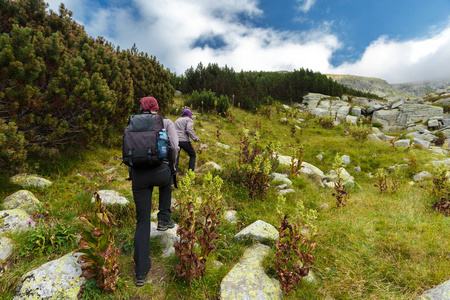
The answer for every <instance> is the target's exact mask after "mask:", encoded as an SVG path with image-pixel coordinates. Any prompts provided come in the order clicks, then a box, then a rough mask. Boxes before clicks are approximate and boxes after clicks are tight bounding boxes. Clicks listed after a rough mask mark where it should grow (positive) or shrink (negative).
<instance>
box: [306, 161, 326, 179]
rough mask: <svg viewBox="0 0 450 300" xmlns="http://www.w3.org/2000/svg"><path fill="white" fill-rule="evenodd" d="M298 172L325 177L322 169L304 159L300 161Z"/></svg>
mask: <svg viewBox="0 0 450 300" xmlns="http://www.w3.org/2000/svg"><path fill="white" fill-rule="evenodd" d="M300 172H301V173H304V174H308V175H317V176H319V177H320V179H324V178H325V174H324V173H323V171H322V170H320V169H319V168H317V167H316V166H313V165H312V164H310V163H307V162H305V161H304V162H302V168H300Z"/></svg>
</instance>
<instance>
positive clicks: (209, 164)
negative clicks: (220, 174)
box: [202, 161, 222, 171]
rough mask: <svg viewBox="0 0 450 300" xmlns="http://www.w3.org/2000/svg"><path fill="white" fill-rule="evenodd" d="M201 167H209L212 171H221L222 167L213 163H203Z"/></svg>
mask: <svg viewBox="0 0 450 300" xmlns="http://www.w3.org/2000/svg"><path fill="white" fill-rule="evenodd" d="M202 167H211V168H212V169H213V170H217V171H222V167H221V166H219V165H218V164H216V163H215V162H213V161H209V162H207V163H205V164H204V165H203V166H202Z"/></svg>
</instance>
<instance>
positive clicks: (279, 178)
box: [270, 172, 292, 185]
mask: <svg viewBox="0 0 450 300" xmlns="http://www.w3.org/2000/svg"><path fill="white" fill-rule="evenodd" d="M270 176H271V177H272V181H281V182H284V183H286V184H287V185H292V181H291V180H290V179H289V178H288V175H287V174H282V173H275V172H274V173H272V174H270Z"/></svg>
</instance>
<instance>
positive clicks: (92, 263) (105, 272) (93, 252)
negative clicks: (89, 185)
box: [76, 192, 119, 292]
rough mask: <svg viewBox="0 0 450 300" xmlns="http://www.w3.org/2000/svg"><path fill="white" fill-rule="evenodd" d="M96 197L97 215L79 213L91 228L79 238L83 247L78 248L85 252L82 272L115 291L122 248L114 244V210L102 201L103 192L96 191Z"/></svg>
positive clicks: (82, 258) (82, 259) (101, 285)
mask: <svg viewBox="0 0 450 300" xmlns="http://www.w3.org/2000/svg"><path fill="white" fill-rule="evenodd" d="M94 197H95V205H96V213H95V214H94V215H93V216H87V215H84V216H81V217H79V219H80V220H81V221H83V222H84V223H85V224H86V225H87V226H88V228H89V229H87V230H85V231H83V232H82V233H81V239H80V241H79V242H78V245H79V246H80V249H78V250H76V251H77V252H81V253H83V255H81V256H80V257H79V258H78V261H79V262H83V264H82V266H81V269H82V275H83V276H84V277H85V278H86V279H90V278H93V277H97V286H98V287H100V288H101V289H103V290H104V291H105V292H114V291H115V289H116V285H117V280H118V274H119V265H118V263H117V256H118V254H119V249H117V248H116V247H115V245H114V235H113V233H112V231H111V225H114V224H115V223H114V219H113V216H112V215H111V213H110V212H108V210H107V209H106V207H105V206H104V205H103V204H102V200H101V198H100V195H99V194H98V193H97V192H96V193H94Z"/></svg>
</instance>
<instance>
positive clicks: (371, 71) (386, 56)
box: [332, 27, 450, 83]
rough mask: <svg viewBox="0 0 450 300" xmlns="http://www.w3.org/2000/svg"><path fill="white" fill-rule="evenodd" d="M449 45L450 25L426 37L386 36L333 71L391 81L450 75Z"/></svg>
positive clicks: (426, 78) (420, 79)
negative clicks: (391, 38) (411, 39)
mask: <svg viewBox="0 0 450 300" xmlns="http://www.w3.org/2000/svg"><path fill="white" fill-rule="evenodd" d="M448 49H450V27H448V28H446V29H444V30H442V31H441V32H440V33H438V34H436V35H435V36H432V37H429V38H424V39H422V40H413V41H395V40H389V39H388V38H387V37H385V36H382V37H380V38H379V39H378V40H376V41H374V42H372V44H370V45H369V46H368V47H367V48H366V50H365V52H364V54H363V55H362V57H361V59H360V60H359V61H357V62H355V63H353V64H349V63H345V64H343V65H341V66H339V67H338V68H336V69H334V70H333V71H332V72H333V73H339V74H355V75H362V76H370V77H379V78H383V79H385V80H387V81H389V82H391V83H394V82H395V83H400V82H412V81H422V80H432V79H439V78H449V77H450V52H449V51H448Z"/></svg>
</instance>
